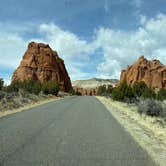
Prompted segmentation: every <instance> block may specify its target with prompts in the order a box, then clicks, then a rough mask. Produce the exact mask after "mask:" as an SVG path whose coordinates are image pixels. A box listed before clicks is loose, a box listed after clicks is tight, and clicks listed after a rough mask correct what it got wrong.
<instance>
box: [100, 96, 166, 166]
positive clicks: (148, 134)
mask: <svg viewBox="0 0 166 166" xmlns="http://www.w3.org/2000/svg"><path fill="white" fill-rule="evenodd" d="M97 99H98V100H99V101H101V102H102V103H103V104H104V105H105V106H106V108H107V109H108V110H109V111H110V113H111V114H112V115H113V116H114V117H115V118H116V120H117V121H118V122H119V123H120V124H121V125H122V126H123V127H124V128H125V130H126V131H128V132H129V133H130V134H131V136H132V137H133V138H134V139H135V141H136V142H138V143H139V144H140V146H141V147H142V148H144V149H145V150H146V151H147V152H148V154H149V155H150V156H151V157H152V158H153V159H154V160H155V162H156V163H157V164H158V165H160V166H166V164H165V157H166V125H165V122H164V121H163V120H162V119H160V118H153V117H147V116H145V115H142V116H141V115H139V114H138V113H137V111H136V109H137V108H136V106H132V105H128V104H125V103H121V102H116V101H113V100H111V99H108V98H106V97H99V96H98V97H97Z"/></svg>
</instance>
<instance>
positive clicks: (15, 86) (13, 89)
mask: <svg viewBox="0 0 166 166" xmlns="http://www.w3.org/2000/svg"><path fill="white" fill-rule="evenodd" d="M20 87H21V82H19V81H13V82H12V83H11V84H10V85H9V86H7V87H6V88H5V91H7V92H9V93H10V92H18V91H19V89H20Z"/></svg>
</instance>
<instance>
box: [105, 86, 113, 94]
mask: <svg viewBox="0 0 166 166" xmlns="http://www.w3.org/2000/svg"><path fill="white" fill-rule="evenodd" d="M112 91H113V86H112V85H108V87H107V90H106V92H107V94H111V93H112Z"/></svg>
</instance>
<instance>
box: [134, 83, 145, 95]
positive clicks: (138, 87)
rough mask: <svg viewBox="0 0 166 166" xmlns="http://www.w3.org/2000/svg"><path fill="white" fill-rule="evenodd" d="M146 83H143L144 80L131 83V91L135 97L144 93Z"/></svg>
mask: <svg viewBox="0 0 166 166" xmlns="http://www.w3.org/2000/svg"><path fill="white" fill-rule="evenodd" d="M147 88H148V87H147V85H146V84H145V82H143V81H141V82H137V83H135V84H134V85H133V92H134V94H135V96H136V97H141V96H142V95H143V93H144V91H145V90H146V89H147Z"/></svg>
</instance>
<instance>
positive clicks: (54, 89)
mask: <svg viewBox="0 0 166 166" xmlns="http://www.w3.org/2000/svg"><path fill="white" fill-rule="evenodd" d="M42 91H43V92H44V93H45V94H52V95H58V92H59V86H58V84H57V83H55V81H48V82H44V83H43V85H42Z"/></svg>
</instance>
